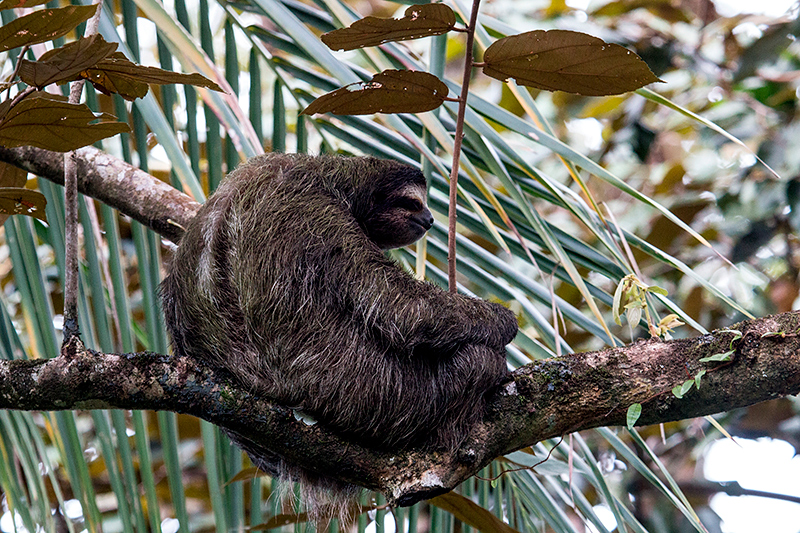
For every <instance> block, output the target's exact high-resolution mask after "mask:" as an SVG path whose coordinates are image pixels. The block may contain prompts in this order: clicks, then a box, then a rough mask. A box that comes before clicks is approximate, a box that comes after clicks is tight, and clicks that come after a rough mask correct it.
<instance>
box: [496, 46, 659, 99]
mask: <svg viewBox="0 0 800 533" xmlns="http://www.w3.org/2000/svg"><path fill="white" fill-rule="evenodd" d="M483 61H484V63H485V65H484V67H483V72H484V74H486V75H487V76H491V77H492V78H497V79H499V80H501V81H506V80H507V79H508V78H512V79H514V81H516V82H517V83H518V84H519V85H526V86H528V87H536V88H537V89H543V90H546V91H565V92H568V93H575V94H581V95H584V96H605V95H611V94H621V93H625V92H628V91H635V90H636V89H639V88H640V87H643V86H645V85H647V84H648V83H653V82H657V81H661V80H659V79H658V77H657V76H656V75H655V74H653V72H652V71H651V70H650V68H649V67H648V66H647V64H646V63H645V62H644V61H642V59H641V58H640V57H639V56H638V55H636V54H634V53H633V52H631V51H630V50H628V49H627V48H624V47H622V46H620V45H618V44H609V43H606V42H605V41H603V40H601V39H598V38H597V37H593V36H591V35H587V34H585V33H579V32H574V31H567V30H550V31H544V30H535V31H530V32H527V33H522V34H520V35H512V36H510V37H506V38H503V39H500V40H499V41H497V42H495V43H493V44H492V45H491V46H490V47H489V48H487V49H486V53H485V54H484V56H483Z"/></svg>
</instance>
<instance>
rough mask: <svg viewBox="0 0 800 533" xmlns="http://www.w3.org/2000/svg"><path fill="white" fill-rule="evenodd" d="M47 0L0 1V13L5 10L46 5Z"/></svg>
mask: <svg viewBox="0 0 800 533" xmlns="http://www.w3.org/2000/svg"><path fill="white" fill-rule="evenodd" d="M47 2H48V0H2V1H1V2H0V11H5V10H6V9H16V8H18V7H34V6H39V5H42V4H46V3H47Z"/></svg>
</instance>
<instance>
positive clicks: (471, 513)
mask: <svg viewBox="0 0 800 533" xmlns="http://www.w3.org/2000/svg"><path fill="white" fill-rule="evenodd" d="M428 503H432V504H433V505H435V506H436V507H438V508H439V509H443V510H445V511H447V512H448V513H450V514H452V515H453V516H455V517H456V518H458V519H459V520H461V521H462V522H464V523H465V524H469V525H471V526H472V527H474V528H476V529H477V530H478V531H493V532H497V533H516V532H517V530H516V529H514V528H513V527H511V526H509V525H508V524H506V523H505V522H503V521H502V520H501V519H500V518H497V517H496V516H495V515H494V513H492V512H491V511H487V510H486V509H484V508H483V507H481V506H480V505H478V504H477V503H475V502H473V501H472V500H470V499H469V498H465V497H464V496H462V495H461V494H456V493H455V492H448V493H447V494H442V495H441V496H436V497H435V498H432V499H430V500H428Z"/></svg>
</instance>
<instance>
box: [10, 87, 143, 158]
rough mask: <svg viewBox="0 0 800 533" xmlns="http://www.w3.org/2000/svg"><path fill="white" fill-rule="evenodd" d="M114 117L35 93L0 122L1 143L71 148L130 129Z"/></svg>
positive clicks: (57, 149) (58, 97)
mask: <svg viewBox="0 0 800 533" xmlns="http://www.w3.org/2000/svg"><path fill="white" fill-rule="evenodd" d="M96 120H100V122H95V121H96ZM111 120H116V119H115V117H114V116H112V115H109V114H107V113H100V114H95V113H93V112H92V110H91V109H89V107H88V106H86V105H85V104H70V103H69V102H68V101H67V99H66V98H64V97H61V96H55V95H52V94H47V93H36V94H34V95H32V96H29V97H27V98H25V99H24V100H22V101H21V102H20V103H18V104H16V105H15V106H14V107H12V108H11V110H10V111H9V112H8V113H7V114H6V116H5V117H4V118H3V120H2V122H0V145H3V146H7V147H9V148H14V147H17V146H36V147H38V148H44V149H45V150H53V151H56V152H68V151H70V150H75V149H76V148H80V147H81V146H88V145H90V144H92V143H94V142H97V141H99V140H100V139H105V138H106V137H111V136H112V135H116V134H117V133H122V132H127V131H130V128H128V125H127V124H125V123H124V122H110V121H111Z"/></svg>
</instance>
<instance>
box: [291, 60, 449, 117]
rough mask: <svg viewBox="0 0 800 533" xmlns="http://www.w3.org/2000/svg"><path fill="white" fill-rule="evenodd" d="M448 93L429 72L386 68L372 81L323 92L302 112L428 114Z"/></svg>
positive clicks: (305, 113)
mask: <svg viewBox="0 0 800 533" xmlns="http://www.w3.org/2000/svg"><path fill="white" fill-rule="evenodd" d="M447 92H448V89H447V85H445V84H444V83H442V81H441V80H439V78H437V77H436V76H434V75H432V74H428V73H427V72H416V71H410V70H384V71H383V72H380V73H378V74H375V76H373V77H372V80H371V81H368V82H360V83H352V84H350V85H346V86H344V87H342V88H341V89H336V90H335V91H333V92H330V93H328V94H323V95H322V96H320V97H319V98H317V99H316V100H314V101H313V102H311V104H309V106H308V107H306V108H305V109H304V110H303V113H302V114H303V115H313V114H315V113H333V114H334V115H367V114H370V113H424V112H425V111H430V110H432V109H436V108H437V107H439V106H440V105H442V102H444V100H445V98H446V97H447Z"/></svg>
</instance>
